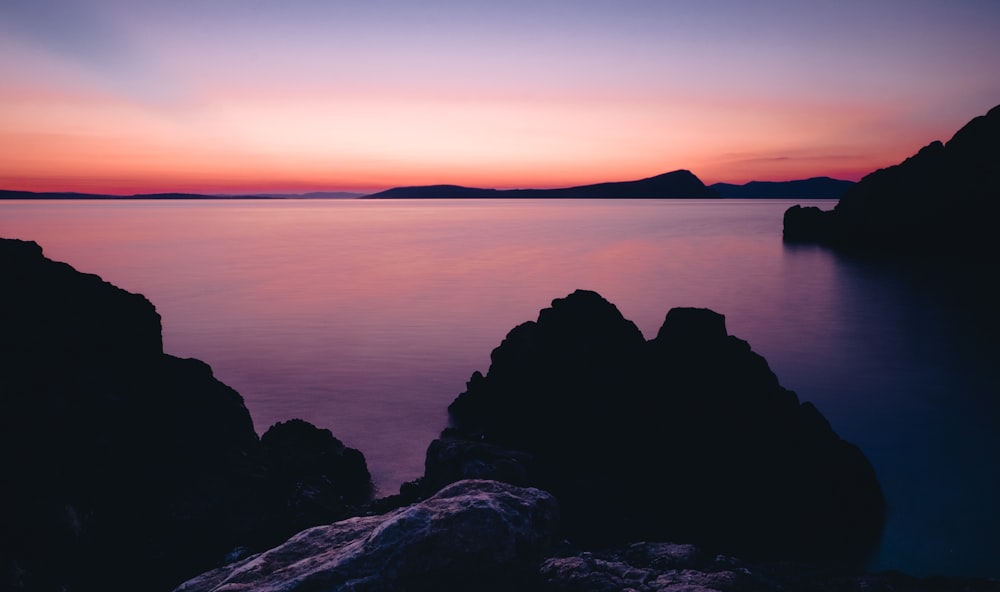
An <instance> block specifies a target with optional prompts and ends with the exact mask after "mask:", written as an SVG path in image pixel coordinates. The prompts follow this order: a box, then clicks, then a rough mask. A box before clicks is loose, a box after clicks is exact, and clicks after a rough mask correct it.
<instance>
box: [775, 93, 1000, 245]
mask: <svg viewBox="0 0 1000 592" xmlns="http://www.w3.org/2000/svg"><path fill="white" fill-rule="evenodd" d="M997 163H1000V106H997V107H994V108H993V109H991V110H990V111H989V112H988V113H987V114H986V115H984V116H980V117H976V118H975V119H973V120H972V121H970V122H969V123H968V124H966V125H965V126H964V127H963V128H962V129H960V130H959V131H958V132H957V133H956V134H955V135H954V136H953V137H952V139H951V140H950V141H949V142H948V143H947V144H942V143H941V142H939V141H935V142H932V143H930V144H928V145H927V146H925V147H924V148H922V149H921V150H920V151H919V152H917V154H915V155H913V156H911V157H910V158H907V159H906V160H905V161H903V162H902V163H900V164H897V165H894V166H891V167H888V168H885V169H880V170H878V171H875V172H873V173H871V174H870V175H867V176H866V177H865V178H863V179H862V180H861V181H860V182H859V183H858V184H856V185H855V186H853V187H851V188H850V189H848V190H847V191H846V192H845V193H844V195H843V197H841V199H840V201H839V202H838V203H837V206H836V207H835V208H834V209H833V210H832V211H827V212H819V211H812V210H810V209H809V208H798V209H797V210H796V209H795V208H797V207H798V206H796V207H795V208H793V210H795V211H792V210H789V211H788V212H786V214H785V220H784V223H785V225H784V237H785V239H786V240H788V241H791V242H819V243H825V244H830V245H834V246H837V247H841V248H845V249H851V250H862V251H891V252H902V253H913V254H921V255H925V254H934V255H936V254H962V255H968V256H973V257H977V258H978V257H993V256H995V255H996V254H997V252H998V247H997V246H998V242H997V240H996V238H995V236H996V224H997V222H996V220H997V216H998V215H1000V167H998V166H997Z"/></svg>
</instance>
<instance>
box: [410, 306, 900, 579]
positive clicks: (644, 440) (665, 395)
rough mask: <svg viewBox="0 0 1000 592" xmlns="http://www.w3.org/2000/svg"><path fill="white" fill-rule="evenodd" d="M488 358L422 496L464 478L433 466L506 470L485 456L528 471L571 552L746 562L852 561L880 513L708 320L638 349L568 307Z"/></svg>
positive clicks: (849, 458) (623, 332)
mask: <svg viewBox="0 0 1000 592" xmlns="http://www.w3.org/2000/svg"><path fill="white" fill-rule="evenodd" d="M491 357H492V365H491V366H490V370H489V372H488V374H487V375H486V376H482V375H481V374H479V373H476V374H474V375H473V377H472V379H471V380H470V381H469V383H468V385H467V389H466V391H465V392H464V393H462V394H461V395H459V396H458V398H457V399H456V400H455V401H454V402H453V403H452V405H451V406H450V407H449V412H450V414H451V419H452V424H453V427H452V429H449V430H446V431H445V432H444V433H443V434H442V438H441V440H440V441H438V442H436V443H434V444H432V446H431V448H430V450H431V452H432V453H433V454H428V459H427V470H426V472H427V475H433V476H434V478H433V479H426V480H425V482H424V485H425V486H426V487H427V490H428V492H429V491H431V490H433V488H434V487H437V486H438V485H440V483H441V480H442V479H441V476H442V475H447V476H448V477H449V478H451V479H457V478H461V477H462V476H463V473H462V466H463V465H462V463H455V462H453V461H449V462H439V457H440V455H439V454H438V453H437V451H438V450H440V449H442V448H447V449H449V450H453V451H455V450H461V452H460V453H459V452H452V453H451V454H450V455H449V458H456V457H459V458H462V459H463V460H464V462H465V465H467V466H471V467H481V466H482V464H483V463H485V464H489V463H490V462H492V461H491V460H490V459H494V458H497V457H503V456H504V455H503V454H502V453H500V452H498V451H497V450H496V449H495V448H485V447H486V446H492V447H500V448H507V449H510V450H511V451H512V452H510V453H508V456H509V457H514V456H515V455H516V454H523V453H527V454H529V455H530V457H529V458H531V462H530V463H528V462H526V463H519V464H518V466H519V468H522V469H524V470H525V471H526V476H527V483H529V484H532V485H534V486H538V487H542V488H544V489H546V490H548V491H551V492H553V493H554V494H556V496H557V497H558V498H559V500H560V504H561V506H562V508H563V517H564V526H565V529H566V532H567V533H568V535H569V536H570V537H571V538H572V539H573V540H575V541H577V542H580V543H582V544H587V545H591V546H600V545H607V544H613V543H616V542H622V541H627V540H639V539H647V540H648V539H660V540H663V539H672V540H683V541H687V542H693V543H697V544H700V545H703V546H706V547H708V548H712V549H719V550H724V551H727V552H732V553H737V554H741V555H745V556H748V557H751V558H788V559H830V560H858V559H861V558H863V557H865V556H866V555H867V553H869V552H870V551H872V550H873V548H874V547H875V545H876V544H877V542H878V540H879V538H880V535H881V528H882V523H883V518H884V500H883V497H882V494H881V490H880V488H879V485H878V482H877V480H876V478H875V474H874V471H873V470H872V467H871V465H870V464H869V463H868V461H867V459H865V457H864V455H863V454H861V452H860V451H859V450H858V449H857V448H856V447H854V446H852V445H850V444H848V443H846V442H844V441H843V440H841V439H840V438H839V437H838V436H837V435H836V434H835V433H834V432H833V430H832V429H831V428H830V426H829V424H828V423H827V422H826V420H825V419H824V418H823V417H822V415H821V414H820V413H819V411H818V410H816V408H815V407H813V406H812V405H810V404H808V403H805V404H800V403H799V401H798V398H797V397H796V395H795V394H794V393H792V392H791V391H788V390H786V389H784V388H782V387H781V386H780V384H779V383H778V380H777V377H775V375H774V373H773V372H771V370H770V369H769V368H768V365H767V362H766V361H765V360H764V359H763V358H762V357H760V356H759V355H757V354H755V353H753V352H752V351H751V349H750V346H749V345H748V344H747V343H746V342H745V341H742V340H740V339H737V338H735V337H732V336H729V335H727V332H726V329H725V321H724V317H723V316H722V315H719V314H717V313H715V312H713V311H710V310H706V309H674V310H671V311H670V313H669V314H668V315H667V318H666V320H665V322H664V325H663V328H662V329H661V330H660V332H659V334H658V335H657V337H656V339H653V340H651V341H649V342H647V341H645V340H644V339H643V337H642V335H641V333H639V331H638V329H637V328H636V327H635V325H634V324H633V323H631V322H630V321H628V320H626V319H624V318H623V317H622V315H621V313H619V312H618V310H617V309H616V308H615V307H614V305H612V304H611V303H609V302H607V301H606V300H604V299H603V298H601V297H600V296H599V295H598V294H596V293H594V292H586V291H577V292H574V293H573V294H571V295H570V296H568V297H566V298H564V299H557V300H555V301H553V303H552V307H551V308H549V309H545V310H543V311H541V313H540V314H539V317H538V321H537V322H528V323H524V324H522V325H520V326H518V327H516V328H514V329H513V330H512V331H511V332H510V333H509V334H508V335H507V337H506V339H504V341H503V343H502V344H501V345H500V347H498V348H497V349H495V350H494V351H493V353H492V356H491ZM463 441H464V442H466V444H465V445H464V447H463V445H462V444H461V442H463ZM484 451H486V452H484ZM471 458H479V459H482V463H479V464H477V463H476V462H471V461H470V460H469V459H471ZM518 458H520V457H518ZM442 465H445V466H442ZM477 470H478V469H477ZM524 478H525V473H523V472H522V473H518V476H517V479H518V480H519V481H520V482H524Z"/></svg>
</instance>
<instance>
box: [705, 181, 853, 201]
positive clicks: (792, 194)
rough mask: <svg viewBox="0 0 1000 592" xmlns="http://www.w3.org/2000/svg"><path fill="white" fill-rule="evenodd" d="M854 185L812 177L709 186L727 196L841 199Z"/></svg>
mask: <svg viewBox="0 0 1000 592" xmlns="http://www.w3.org/2000/svg"><path fill="white" fill-rule="evenodd" d="M853 185H854V181H842V180H840V179H831V178H830V177H812V178H810V179H801V180H798V181H751V182H749V183H745V184H743V185H733V184H731V183H716V184H714V185H709V186H708V188H709V189H713V190H715V191H716V192H717V193H718V194H719V196H720V197H726V198H772V199H776V198H777V199H783V198H787V199H803V198H812V199H840V196H842V195H843V194H844V192H845V191H847V190H848V189H850V188H851V187H852V186H853Z"/></svg>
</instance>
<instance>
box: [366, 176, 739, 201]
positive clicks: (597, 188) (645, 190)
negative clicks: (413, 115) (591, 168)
mask: <svg viewBox="0 0 1000 592" xmlns="http://www.w3.org/2000/svg"><path fill="white" fill-rule="evenodd" d="M509 197H513V198H521V199H525V198H530V199H539V198H561V199H566V198H575V199H580V198H584V199H590V198H618V199H660V198H717V197H719V196H718V194H717V193H716V192H715V191H713V190H712V189H710V188H708V187H706V186H705V184H704V183H702V182H701V179H699V178H698V177H696V176H695V175H694V174H693V173H691V171H686V170H677V171H672V172H669V173H664V174H662V175H657V176H655V177H648V178H646V179H639V180H636V181H620V182H610V183H596V184H593V185H580V186H576V187H563V188H559V189H480V188H476V187H462V186H459V185H424V186H417V187H396V188H394V189H389V190H387V191H382V192H379V193H374V194H372V195H368V196H366V199H426V198H436V199H479V198H509Z"/></svg>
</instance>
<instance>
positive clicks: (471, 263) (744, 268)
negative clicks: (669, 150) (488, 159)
mask: <svg viewBox="0 0 1000 592" xmlns="http://www.w3.org/2000/svg"><path fill="white" fill-rule="evenodd" d="M792 203H795V202H791V201H783V200H763V201H762V200H720V201H694V200H692V201H687V200H667V201H604V200H585V201H575V200H557V201H521V200H476V201H464V200H462V201H453V200H442V201H437V200H433V201H357V200H352V201H309V200H292V201H284V200H267V201H256V200H255V201H233V200H220V201H86V202H77V201H74V202H50V201H31V202H15V201H11V202H0V236H4V237H8V238H22V239H29V240H34V241H37V242H38V243H39V244H41V245H42V247H43V248H44V249H45V253H46V255H48V256H49V257H50V258H53V259H56V260H61V261H66V262H68V263H70V264H72V265H73V266H74V267H76V268H77V269H79V270H81V271H85V272H90V273H96V274H99V275H100V276H101V277H103V278H104V279H105V280H107V281H110V282H112V283H114V284H116V285H118V286H120V287H122V288H125V289H127V290H129V291H132V292H140V293H142V294H145V295H146V296H147V297H148V298H149V299H150V300H151V301H152V302H153V303H154V304H155V305H156V307H157V310H158V311H159V312H160V314H161V315H162V317H163V337H164V347H165V349H166V351H167V352H168V353H171V354H173V355H177V356H182V357H196V358H200V359H202V360H204V361H206V362H208V363H209V364H211V366H212V367H213V369H214V371H215V374H216V376H217V377H219V378H220V379H221V380H222V381H223V382H225V383H227V384H229V385H231V386H232V387H234V388H235V389H236V390H238V391H239V392H240V393H241V394H242V395H243V397H244V398H245V399H246V403H247V407H248V408H249V409H250V412H251V414H252V415H253V418H254V422H255V425H256V427H257V430H258V432H263V431H264V430H266V429H267V427H268V426H270V425H271V424H273V423H274V422H276V421H280V420H285V419H289V418H293V417H301V418H303V419H306V420H308V421H310V422H312V423H314V424H316V425H318V426H320V427H326V428H329V429H331V430H332V431H333V433H334V435H335V436H337V437H338V438H340V439H341V440H343V441H344V442H345V443H346V444H348V445H349V446H353V447H356V448H359V449H360V450H361V451H362V452H364V454H365V456H366V458H367V460H368V464H369V468H370V469H371V470H372V473H373V475H374V477H375V479H376V481H377V484H378V485H379V487H380V489H381V491H382V493H386V494H387V493H393V492H395V490H396V488H397V487H398V486H399V484H400V483H401V482H402V481H405V480H409V479H412V478H415V477H417V476H419V475H420V474H422V472H423V456H424V451H425V449H426V447H427V444H428V443H429V442H430V441H431V440H432V439H433V438H434V437H435V436H436V435H437V434H438V432H439V431H440V430H441V428H442V427H444V425H445V423H446V420H447V417H446V411H445V408H446V407H447V405H448V403H450V402H451V401H452V399H453V398H454V397H455V396H456V395H457V394H458V393H459V392H461V391H462V390H464V388H465V381H466V380H467V379H468V378H469V376H470V375H471V374H472V372H473V371H474V370H481V371H484V372H485V371H486V370H487V369H488V367H489V354H490V351H491V350H492V349H493V348H494V347H496V346H497V345H499V343H500V341H501V340H502V339H503V337H504V335H505V334H506V333H507V331H508V330H510V329H511V328H512V327H514V326H515V325H517V324H519V323H521V322H524V321H527V320H533V319H535V318H536V317H537V314H538V311H539V309H541V308H544V307H546V306H548V305H549V303H550V302H551V300H552V299H553V298H557V297H562V296H565V295H566V294H569V293H570V292H572V291H573V290H574V289H577V288H586V289H591V290H596V291H598V292H599V293H601V294H602V295H603V296H604V297H605V298H607V299H608V300H610V301H611V302H613V303H615V304H616V305H617V306H618V308H619V309H620V310H621V311H622V313H623V314H624V315H625V317H626V318H629V319H631V320H633V321H634V322H635V323H636V324H637V325H638V327H639V328H640V329H641V330H642V331H643V333H644V334H645V335H646V337H647V338H651V337H653V336H655V334H656V331H657V329H658V328H659V326H660V324H661V323H662V322H663V318H664V316H665V315H666V312H667V310H668V309H670V308H671V307H675V306H702V307H709V308H712V309H714V310H716V311H717V312H720V313H723V314H725V315H726V321H727V326H728V329H729V332H730V333H731V334H733V335H736V336H738V337H740V338H742V339H745V340H747V341H748V342H749V343H750V345H751V346H752V347H753V349H754V350H755V351H756V352H758V353H760V354H761V355H763V356H764V357H765V358H766V359H767V360H768V362H769V364H770V365H771V368H772V369H773V370H774V371H775V373H776V374H777V376H778V378H779V380H780V381H781V383H782V384H783V385H784V386H785V387H787V388H790V389H792V390H795V391H796V392H797V393H798V394H799V397H800V398H801V399H802V400H808V401H812V402H814V403H815V404H816V405H817V406H818V407H819V409H820V410H821V411H822V412H823V413H824V414H825V415H826V417H827V418H828V419H829V420H830V422H831V424H832V425H833V427H834V429H835V430H836V431H837V432H838V433H839V434H840V435H841V437H843V438H845V439H846V440H849V441H851V442H853V443H855V444H857V445H858V446H860V447H861V449H862V450H863V451H864V452H865V453H866V454H867V456H868V457H869V458H870V459H871V461H872V463H873V464H874V465H875V469H876V471H877V473H878V476H879V479H880V481H881V483H882V486H883V489H884V490H885V493H886V496H887V498H888V501H889V506H890V516H889V522H888V525H887V528H886V533H885V539H884V543H883V548H882V552H881V555H880V557H879V558H878V559H877V561H876V563H875V565H873V568H875V569H900V570H903V571H907V572H909V573H914V574H917V575H925V574H958V575H974V576H996V577H1000V559H998V558H1000V512H998V511H997V501H996V500H998V499H1000V429H998V428H1000V378H998V374H997V368H998V365H997V359H998V354H1000V340H998V339H997V335H1000V333H998V329H1000V321H998V317H997V312H996V303H997V302H998V301H1000V300H998V296H1000V294H998V289H997V288H996V287H995V286H994V284H995V283H996V282H995V278H996V273H997V266H996V265H984V264H978V265H973V264H969V265H961V266H959V265H954V264H945V263H937V264H926V263H925V264H915V263H905V262H898V261H897V262H888V261H863V260H855V259H850V258H845V257H842V256H839V255H835V254H833V253H831V252H830V251H828V250H826V249H822V248H817V247H797V248H793V247H786V246H784V245H783V244H782V241H781V218H782V213H783V212H784V210H785V209H786V208H787V207H788V206H789V205H791V204H792ZM823 205H824V207H829V206H832V203H830V202H826V203H824V204H823ZM664 462H665V463H669V459H664Z"/></svg>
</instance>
